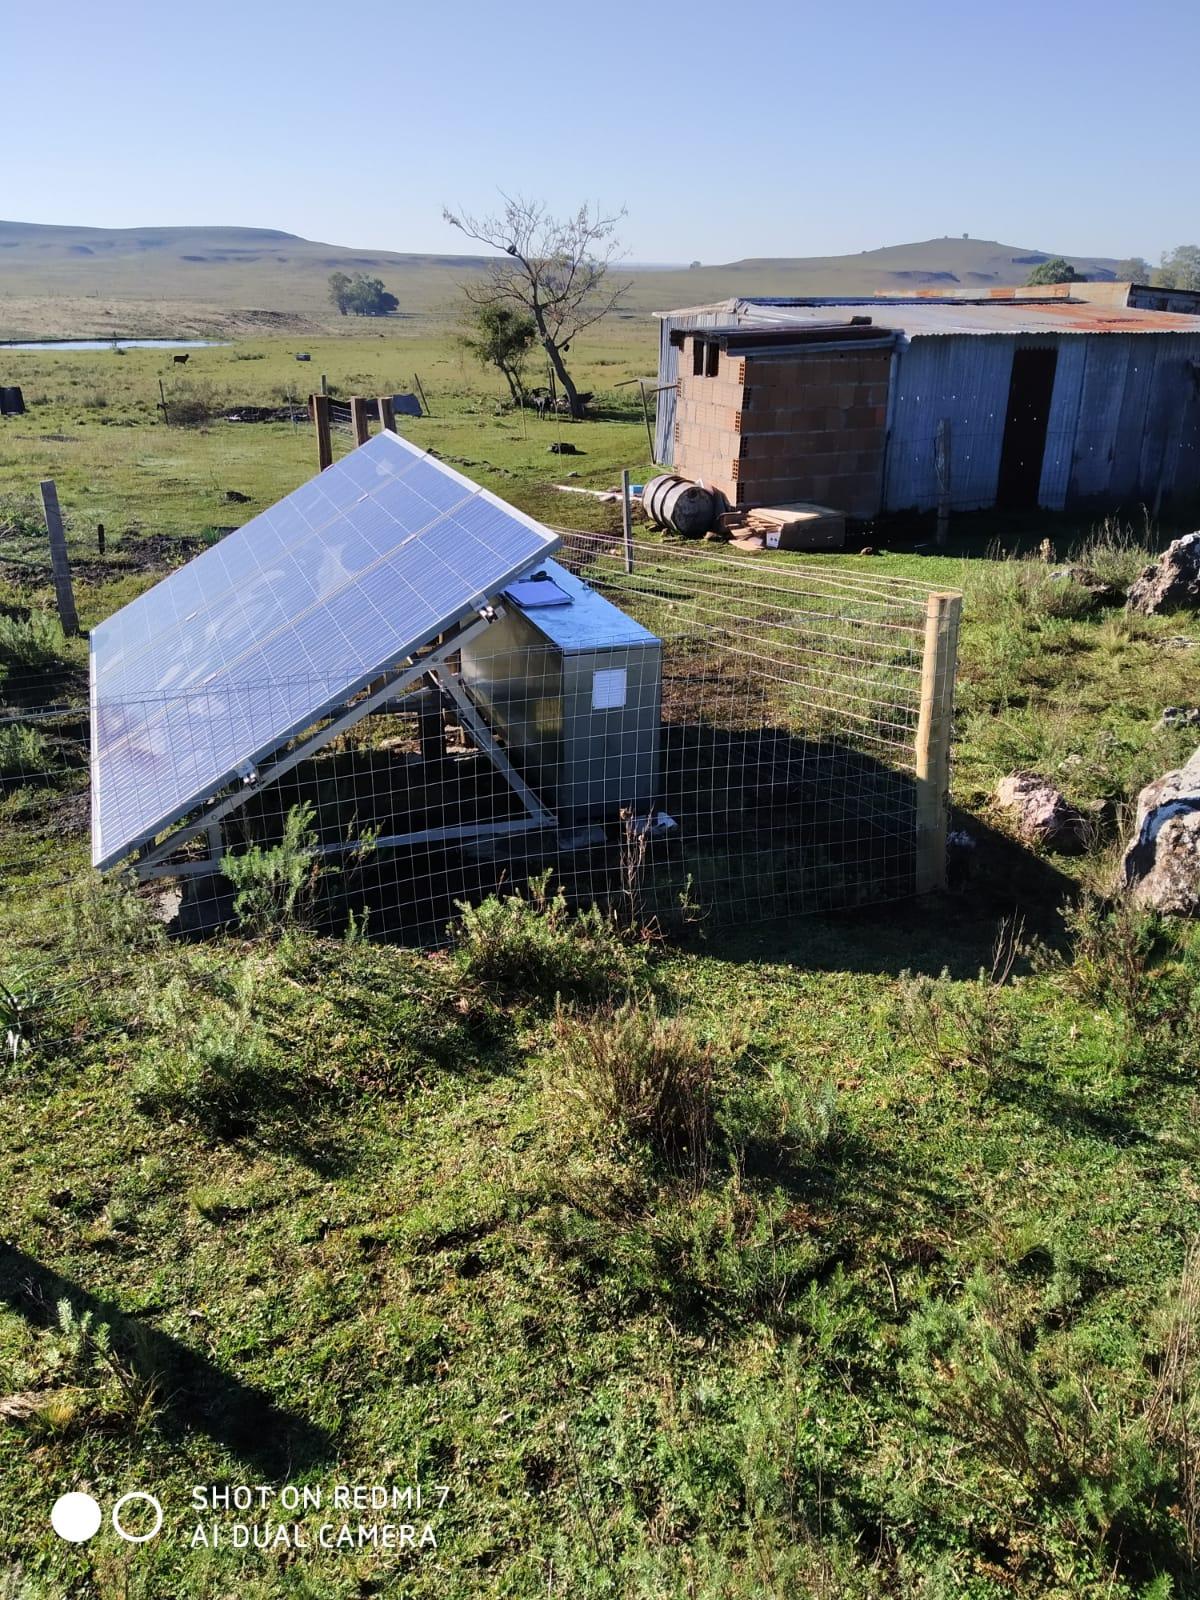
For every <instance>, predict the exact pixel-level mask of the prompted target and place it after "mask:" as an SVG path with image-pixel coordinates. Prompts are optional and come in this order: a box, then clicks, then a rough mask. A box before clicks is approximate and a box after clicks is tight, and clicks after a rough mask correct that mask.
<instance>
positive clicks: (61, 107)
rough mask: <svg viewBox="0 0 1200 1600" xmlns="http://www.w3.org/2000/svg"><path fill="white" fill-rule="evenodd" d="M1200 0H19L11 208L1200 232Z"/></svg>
mask: <svg viewBox="0 0 1200 1600" xmlns="http://www.w3.org/2000/svg"><path fill="white" fill-rule="evenodd" d="M1197 60H1200V8H1198V7H1196V6H1195V5H1194V4H1193V3H1189V0H1175V3H1173V4H1170V5H1167V4H1164V3H1161V0H1142V3H1141V4H1139V5H1137V6H1131V5H1129V4H1127V3H1122V4H1121V5H1119V6H1118V5H1117V4H1116V3H1115V0H1088V3H1080V0H1059V3H1057V4H1054V5H1046V4H1041V5H1039V4H1033V3H1031V0H1015V3H1012V4H1009V5H1006V6H1002V5H994V4H993V5H989V6H987V7H982V6H979V5H966V6H961V7H952V6H949V5H945V6H937V7H935V6H933V5H931V4H927V3H925V0H915V3H907V4H904V5H900V4H887V3H884V0H866V3H863V0H848V3H844V4H841V5H835V4H832V3H828V0H827V3H824V4H821V5H809V4H805V3H800V4H788V3H787V0H741V3H737V4H725V5H721V6H718V5H714V4H710V3H707V0H701V3H699V4H687V5H684V4H676V3H674V0H672V3H670V4H665V5H654V4H645V5H637V4H630V3H627V0H590V3H581V0H574V3H573V4H572V3H568V0H558V3H557V4H553V5H539V6H508V5H499V4H495V3H493V4H481V3H478V0H424V3H422V4H419V5H416V4H412V3H409V0H398V3H392V4H390V5H389V4H383V5H380V4H374V5H356V6H346V5H336V4H333V3H332V0H288V3H287V4H283V3H280V0H204V3H203V4H202V5H189V4H180V3H179V0H157V3H153V4H152V3H147V0H42V3H40V4H34V3H29V0H22V3H21V4H17V0H6V3H4V4H3V5H0V117H2V119H3V124H4V127H5V130H6V131H5V140H6V144H5V146H4V147H2V148H0V216H2V217H6V218H15V219H19V220H22V221H32V222H69V223H86V224H93V225H99V226H113V227H124V226H129V227H132V226H139V225H144V224H151V223H157V224H169V223H239V224H246V225H261V226H268V227H278V228H283V229H286V230H288V231H289V232H293V233H301V234H304V235H306V236H308V237H310V238H316V239H324V240H327V241H330V242H333V243H338V244H348V245H360V246H364V247H372V248H386V249H393V250H450V251H456V252H461V251H462V249H463V248H464V246H463V243H462V241H461V238H460V236H459V235H457V234H455V233H453V232H452V231H451V230H449V229H448V228H446V227H445V225H444V224H443V223H442V221H441V209H442V205H443V203H446V202H448V203H451V204H454V205H464V206H467V207H468V208H474V209H487V208H488V207H489V206H490V205H492V204H493V203H494V201H495V199H496V195H497V190H498V189H499V188H501V187H503V188H505V189H507V190H509V191H515V192H520V193H526V194H532V195H537V196H540V197H542V198H544V199H545V200H546V201H548V202H549V203H550V204H551V205H552V206H554V207H560V208H570V207H573V206H574V205H576V204H577V203H578V202H579V201H581V200H584V199H588V200H594V201H597V202H599V203H600V204H601V205H603V206H605V207H610V208H618V207H620V206H622V205H624V206H626V207H627V208H628V217H627V219H626V221H625V223H624V224H623V227H622V237H623V239H624V242H625V244H626V245H627V247H628V250H629V253H630V256H631V257H632V258H633V259H635V260H639V261H688V260H692V259H696V258H698V259H700V260H703V261H710V262H711V261H723V260H731V259H734V258H737V257H740V256H747V255H814V254H834V253H840V252H842V251H856V250H864V249H870V248H873V247H875V246H877V245H881V244H895V243H901V242H904V241H907V240H912V239H922V238H929V237H933V236H936V235H941V234H947V233H949V234H958V233H963V232H968V233H970V234H972V235H974V236H975V237H982V238H991V239H999V240H1002V241H1003V242H1005V243H1008V244H1018V245H1027V246H1030V247H1032V248H1041V249H1055V250H1068V251H1076V252H1079V253H1086V254H1114V255H1124V254H1130V253H1137V254H1144V255H1146V256H1148V257H1149V258H1150V259H1151V260H1152V261H1154V260H1156V259H1157V257H1158V256H1159V254H1160V253H1161V252H1162V251H1163V250H1164V249H1167V248H1169V247H1172V246H1174V245H1176V244H1179V243H1181V242H1184V241H1190V240H1194V239H1196V238H1197V236H1198V235H1200V217H1197V215H1196V210H1197V207H1196V201H1197V190H1198V188H1200V183H1198V180H1197V174H1196V155H1195V150H1196V137H1195V125H1194V112H1193V109H1192V108H1193V106H1194V104H1195V90H1194V79H1195V72H1196V63H1197Z"/></svg>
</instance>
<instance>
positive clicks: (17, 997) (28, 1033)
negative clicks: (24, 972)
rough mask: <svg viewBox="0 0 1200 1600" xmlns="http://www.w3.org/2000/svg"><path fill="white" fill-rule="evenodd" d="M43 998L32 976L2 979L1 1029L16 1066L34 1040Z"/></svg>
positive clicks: (0, 981) (0, 998)
mask: <svg viewBox="0 0 1200 1600" xmlns="http://www.w3.org/2000/svg"><path fill="white" fill-rule="evenodd" d="M39 1004H40V1003H39V998H38V995H37V992H36V990H34V989H33V988H32V986H31V985H30V983H29V981H28V979H26V978H24V977H20V976H17V977H13V978H9V979H0V1029H3V1030H4V1037H3V1044H4V1049H5V1052H6V1054H7V1055H8V1057H9V1060H10V1061H11V1062H12V1063H13V1064H14V1065H15V1063H16V1061H17V1058H18V1056H19V1055H20V1054H21V1052H22V1051H23V1050H28V1049H29V1046H30V1043H31V1041H32V1038H33V1035H34V1032H35V1029H36V1026H37V1018H38V1011H39Z"/></svg>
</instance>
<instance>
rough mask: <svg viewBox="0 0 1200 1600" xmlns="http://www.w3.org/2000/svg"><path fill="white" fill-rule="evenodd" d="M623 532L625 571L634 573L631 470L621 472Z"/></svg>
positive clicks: (624, 469)
mask: <svg viewBox="0 0 1200 1600" xmlns="http://www.w3.org/2000/svg"><path fill="white" fill-rule="evenodd" d="M621 531H622V533H623V534H624V536H625V571H626V572H632V571H633V508H632V507H631V505H630V503H629V468H628V467H624V468H622V470H621Z"/></svg>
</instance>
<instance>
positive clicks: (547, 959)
mask: <svg viewBox="0 0 1200 1600" xmlns="http://www.w3.org/2000/svg"><path fill="white" fill-rule="evenodd" d="M550 876H551V874H550V872H549V871H547V872H544V873H543V874H542V875H541V876H540V877H537V878H531V879H530V881H529V885H528V893H527V895H519V894H514V895H507V896H504V897H501V896H498V895H492V896H489V898H488V899H486V900H484V901H483V902H482V903H481V904H480V905H477V906H472V905H468V904H467V903H466V902H465V901H459V902H458V911H459V920H458V922H457V923H455V924H454V925H453V926H452V927H451V929H450V932H451V934H452V935H453V937H454V938H455V939H456V941H457V943H458V959H459V961H460V963H461V965H462V967H463V970H464V972H465V973H466V975H467V976H468V977H470V978H474V979H477V980H478V981H480V982H483V983H491V984H496V985H497V986H498V987H500V988H501V989H503V990H506V991H507V992H509V993H514V994H515V993H518V992H520V993H523V994H526V995H528V996H529V998H531V999H533V998H542V999H552V998H553V996H554V995H555V994H566V995H573V996H577V997H580V998H585V997H589V996H593V997H594V996H600V995H603V994H606V993H609V992H611V991H613V990H614V989H616V990H622V989H627V988H628V986H629V984H630V982H631V981H632V978H633V976H634V973H635V971H636V970H637V964H638V959H639V958H638V954H637V952H635V951H634V950H633V949H632V948H631V947H630V946H629V945H628V944H626V943H625V941H624V940H623V939H622V938H621V934H620V931H619V929H618V928H617V927H616V924H615V923H614V921H613V919H612V918H611V917H609V916H606V915H605V913H604V912H603V911H601V910H600V908H599V907H598V906H591V907H589V908H588V909H587V910H586V911H572V910H570V908H569V907H568V905H567V901H566V896H565V895H564V894H563V892H562V890H561V889H558V890H556V891H555V892H554V893H553V894H551V893H550V888H549V885H550Z"/></svg>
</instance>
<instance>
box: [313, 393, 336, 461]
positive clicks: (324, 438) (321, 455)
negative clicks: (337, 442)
mask: <svg viewBox="0 0 1200 1600" xmlns="http://www.w3.org/2000/svg"><path fill="white" fill-rule="evenodd" d="M308 409H309V410H310V411H311V412H312V419H313V425H314V427H315V428H316V430H317V471H318V472H324V471H325V468H326V467H331V466H332V465H333V440H332V439H331V438H330V436H329V396H328V395H327V394H314V395H310V396H309V398H308Z"/></svg>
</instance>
